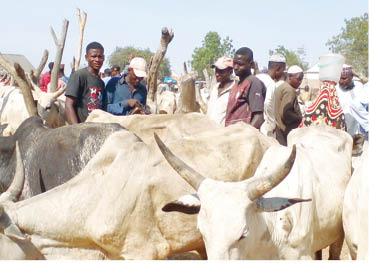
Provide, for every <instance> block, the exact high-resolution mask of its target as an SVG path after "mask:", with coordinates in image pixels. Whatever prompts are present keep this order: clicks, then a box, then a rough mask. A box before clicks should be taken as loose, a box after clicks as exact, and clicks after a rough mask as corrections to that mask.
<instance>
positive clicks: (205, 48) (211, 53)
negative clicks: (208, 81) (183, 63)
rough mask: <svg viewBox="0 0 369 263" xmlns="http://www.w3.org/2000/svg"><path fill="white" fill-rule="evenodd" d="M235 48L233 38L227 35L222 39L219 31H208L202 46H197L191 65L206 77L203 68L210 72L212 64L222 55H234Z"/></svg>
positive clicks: (200, 74)
mask: <svg viewBox="0 0 369 263" xmlns="http://www.w3.org/2000/svg"><path fill="white" fill-rule="evenodd" d="M234 52H235V49H234V48H233V45H232V40H231V39H230V38H229V37H228V36H227V37H226V38H225V39H223V40H222V39H221V38H220V36H219V35H218V33H217V32H208V33H207V34H206V35H205V39H204V40H203V41H202V47H199V48H195V50H194V51H193V54H192V61H190V63H191V66H192V68H193V69H194V70H196V71H197V73H198V74H199V76H202V77H204V74H203V72H202V71H203V70H204V69H206V70H207V71H208V72H210V70H211V65H212V64H213V63H214V62H215V61H216V60H217V59H218V58H220V57H221V56H229V57H233V54H234Z"/></svg>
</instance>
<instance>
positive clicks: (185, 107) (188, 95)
mask: <svg viewBox="0 0 369 263" xmlns="http://www.w3.org/2000/svg"><path fill="white" fill-rule="evenodd" d="M196 77H197V76H196V74H195V75H194V74H187V75H185V76H184V77H183V78H182V80H181V87H180V91H181V93H180V95H179V102H178V107H177V110H176V112H175V113H189V112H196V111H197V108H198V107H197V104H196V91H195V79H196Z"/></svg>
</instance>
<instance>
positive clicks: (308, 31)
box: [0, 0, 368, 73]
mask: <svg viewBox="0 0 369 263" xmlns="http://www.w3.org/2000/svg"><path fill="white" fill-rule="evenodd" d="M0 3H1V8H0V10H1V12H0V13H1V15H0V52H2V53H5V54H7V53H10V54H23V55H25V56H26V57H27V58H28V59H29V60H30V62H31V63H32V64H33V65H34V66H35V67H37V66H38V64H39V61H40V59H41V56H42V53H43V50H44V49H48V50H49V52H50V55H49V61H53V60H54V57H55V45H54V42H53V39H52V37H51V34H50V26H53V28H54V30H55V32H56V34H57V35H58V36H59V35H60V31H61V27H62V21H63V19H64V18H65V19H68V20H69V30H68V34H67V40H66V46H65V49H64V55H63V63H65V64H66V65H69V64H70V62H71V60H72V58H73V56H75V55H76V53H77V41H78V21H77V16H76V14H77V12H76V8H77V7H79V8H80V9H81V10H83V11H85V12H86V13H87V24H86V28H85V35H84V43H83V49H85V47H86V45H87V44H88V43H89V42H92V41H98V42H100V43H102V44H103V46H104V47H105V55H106V60H105V64H104V66H103V68H106V67H108V58H109V55H110V54H111V53H112V52H113V51H114V50H115V48H116V47H117V46H118V47H125V46H134V47H137V48H149V49H150V50H151V51H153V52H155V51H156V49H157V47H158V45H159V41H160V36H161V28H162V27H164V26H166V27H168V28H172V29H173V31H174V39H173V40H172V42H171V43H170V44H169V47H168V51H167V55H166V56H167V57H168V58H169V61H170V64H171V67H172V70H174V71H175V72H177V73H182V72H183V62H185V61H186V62H187V61H189V60H191V59H192V53H193V50H194V49H195V48H196V47H200V46H201V45H202V40H203V39H204V37H205V35H206V33H207V32H209V31H215V32H218V34H219V35H220V36H221V37H222V38H225V37H226V36H229V37H230V38H231V39H232V40H233V45H234V47H235V48H236V49H238V48H240V47H242V46H247V47H249V48H251V49H252V50H253V51H254V59H255V60H256V61H258V62H259V66H266V65H267V61H268V51H269V49H275V48H277V46H278V45H283V46H285V47H286V48H288V49H293V50H296V49H297V48H299V47H302V46H304V47H305V49H306V51H307V56H306V61H307V62H308V63H309V64H310V66H312V65H313V64H315V63H316V62H317V61H318V57H319V56H320V55H322V54H324V53H328V52H329V49H328V47H327V46H326V45H325V43H326V42H327V41H328V40H329V39H331V38H332V37H333V36H335V35H337V34H339V33H340V32H341V28H342V27H343V26H344V25H345V23H344V19H345V18H346V19H350V18H352V17H357V16H361V15H363V14H364V12H368V1H367V0H280V1H276V0H268V1H266V0H264V1H262V0H254V1H249V0H235V1H232V0H229V1H219V0H151V1H150V0H141V1H132V0H131V1H127V0H120V1H119V0H100V1H97V0H74V1H73V0H63V1H50V0H48V1H46V0H17V1H15V0H12V1H9V0H0ZM84 63H85V60H84V51H83V57H82V60H81V65H83V64H84ZM66 69H67V70H66V73H68V72H70V70H69V67H68V66H67V67H66Z"/></svg>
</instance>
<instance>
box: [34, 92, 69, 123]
mask: <svg viewBox="0 0 369 263" xmlns="http://www.w3.org/2000/svg"><path fill="white" fill-rule="evenodd" d="M33 87H34V89H35V92H36V96H37V98H38V100H37V112H38V115H39V116H40V117H41V118H42V119H43V120H45V122H46V124H47V125H48V126H51V127H54V126H55V125H54V123H55V122H57V121H58V118H59V116H58V114H59V108H58V107H57V106H56V105H55V101H56V99H57V98H58V97H59V96H61V95H62V94H63V93H64V91H65V89H66V87H64V88H61V89H59V90H57V91H55V92H42V91H41V89H40V88H39V87H37V85H33Z"/></svg>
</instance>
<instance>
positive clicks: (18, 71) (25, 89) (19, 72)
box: [0, 53, 38, 116]
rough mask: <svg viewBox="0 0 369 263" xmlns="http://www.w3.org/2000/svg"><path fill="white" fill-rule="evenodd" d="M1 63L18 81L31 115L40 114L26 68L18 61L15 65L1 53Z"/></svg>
mask: <svg viewBox="0 0 369 263" xmlns="http://www.w3.org/2000/svg"><path fill="white" fill-rule="evenodd" d="M0 65H1V66H2V67H3V68H4V69H5V70H6V71H8V73H9V74H10V75H12V76H13V79H14V80H15V81H16V82H17V83H18V85H19V87H20V89H21V91H22V94H23V98H24V103H25V104H26V109H27V111H28V114H29V115H30V116H38V114H37V107H36V103H35V101H34V99H33V96H32V92H31V83H30V82H29V81H28V80H27V78H26V75H25V74H24V70H23V69H22V67H21V66H20V65H19V64H18V63H14V67H13V66H12V65H11V64H10V63H9V62H8V61H7V60H6V59H5V58H4V57H3V55H2V54H1V53H0Z"/></svg>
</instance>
